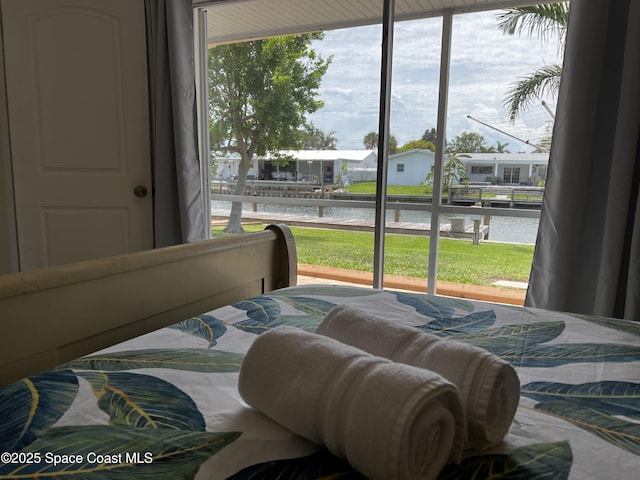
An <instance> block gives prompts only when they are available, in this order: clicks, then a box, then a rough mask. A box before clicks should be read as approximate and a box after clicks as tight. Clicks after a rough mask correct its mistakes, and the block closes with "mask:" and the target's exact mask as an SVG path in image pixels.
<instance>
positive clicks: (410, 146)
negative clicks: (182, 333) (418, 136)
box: [398, 140, 436, 153]
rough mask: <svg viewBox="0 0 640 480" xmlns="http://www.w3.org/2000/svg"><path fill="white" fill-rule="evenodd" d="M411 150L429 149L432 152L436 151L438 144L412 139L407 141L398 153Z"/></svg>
mask: <svg viewBox="0 0 640 480" xmlns="http://www.w3.org/2000/svg"><path fill="white" fill-rule="evenodd" d="M409 150H429V151H431V152H435V151H436V146H435V145H434V144H433V143H431V142H427V141H425V140H411V141H409V142H407V143H405V144H404V145H403V146H401V147H400V148H399V149H398V153H400V152H408V151H409Z"/></svg>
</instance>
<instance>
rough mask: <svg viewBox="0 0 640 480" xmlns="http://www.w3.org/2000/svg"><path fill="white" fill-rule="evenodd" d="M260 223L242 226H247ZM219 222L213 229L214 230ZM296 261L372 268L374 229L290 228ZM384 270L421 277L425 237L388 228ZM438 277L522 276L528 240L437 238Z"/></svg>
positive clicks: (529, 254)
mask: <svg viewBox="0 0 640 480" xmlns="http://www.w3.org/2000/svg"><path fill="white" fill-rule="evenodd" d="M262 228H264V227H263V226H261V225H251V226H248V227H245V229H246V230H247V231H256V230H261V229H262ZM221 230H222V227H216V228H215V229H214V236H216V235H223V234H221V233H220V232H221ZM291 230H292V232H293V235H294V237H295V240H296V247H297V251H298V262H299V263H304V264H309V265H322V266H329V267H339V268H346V269H349V270H360V271H365V272H371V271H373V233H368V232H352V231H346V230H324V229H316V228H299V227H292V228H291ZM385 252H386V253H385V273H386V274H389V275H403V276H409V277H416V278H426V277H427V269H428V263H429V260H428V259H429V238H428V237H425V236H408V235H393V234H388V235H387V236H386V238H385ZM439 258H440V261H439V263H438V279H440V280H443V281H447V282H457V283H468V284H473V285H490V284H491V283H493V282H495V281H496V280H512V281H518V282H526V281H528V279H529V270H530V269H531V261H532V259H533V245H515V244H503V243H492V242H481V243H480V245H473V243H472V242H471V240H452V239H441V240H440V248H439Z"/></svg>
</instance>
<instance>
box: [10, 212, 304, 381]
mask: <svg viewBox="0 0 640 480" xmlns="http://www.w3.org/2000/svg"><path fill="white" fill-rule="evenodd" d="M296 262H297V256H296V248H295V242H294V239H293V234H292V233H291V231H290V230H289V228H288V227H287V226H285V225H270V226H268V227H267V228H266V229H265V230H263V231H261V232H257V233H251V234H246V235H240V236H234V237H228V238H221V239H215V240H207V241H203V242H197V243H190V244H184V245H178V246H174V247H166V248H159V249H155V250H148V251H143V252H137V253H133V254H126V255H118V256H114V257H109V258H102V259H98V260H89V261H84V262H78V263H73V264H68V265H62V266H57V267H50V268H45V269H42V270H37V271H31V272H24V273H15V274H10V275H4V276H0V329H1V330H0V385H4V384H7V383H10V382H12V381H15V380H18V379H20V378H23V377H25V376H28V375H32V374H34V373H37V372H40V371H42V370H45V369H48V368H52V367H54V366H56V365H59V364H61V363H64V362H67V361H70V360H73V359H75V358H78V357H80V356H83V355H86V354H89V353H91V352H94V351H96V350H100V349H102V348H106V347H108V346H110V345H113V344H116V343H118V342H121V341H124V340H127V339H129V338H133V337H135V336H138V335H142V334H144V333H147V332H150V331H152V330H156V329H158V328H162V327H164V326H167V325H170V324H172V323H175V322H178V321H181V320H184V319H186V318H189V317H191V316H194V315H198V314H200V313H203V312H206V311H209V310H212V309H214V308H218V307H221V306H224V305H227V304H229V303H233V302H236V301H238V300H242V299H245V298H248V297H251V296H255V295H259V294H262V293H266V292H269V291H272V290H275V289H278V288H282V287H286V286H290V285H295V284H296V282H297V269H296V265H297V263H296Z"/></svg>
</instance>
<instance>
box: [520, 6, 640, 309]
mask: <svg viewBox="0 0 640 480" xmlns="http://www.w3.org/2000/svg"><path fill="white" fill-rule="evenodd" d="M639 152H640V2H638V1H637V0H599V1H597V2H594V1H592V0H572V2H571V11H570V15H569V26H568V31H567V45H566V52H565V61H564V66H563V74H562V81H561V85H560V95H559V99H558V106H557V111H556V121H555V127H554V132H553V144H552V147H551V156H550V160H549V171H548V178H547V184H546V191H545V196H544V202H543V206H542V212H541V220H540V228H539V231H538V239H537V244H536V249H535V254H534V260H533V267H532V270H531V277H530V282H529V290H528V292H527V298H526V302H525V304H526V305H528V306H533V307H543V308H550V309H554V310H562V311H569V312H577V313H586V314H595V315H605V316H615V317H620V318H627V319H633V320H640V197H639V195H638V190H639V184H640V155H639Z"/></svg>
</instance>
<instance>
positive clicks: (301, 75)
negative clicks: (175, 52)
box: [209, 33, 331, 233]
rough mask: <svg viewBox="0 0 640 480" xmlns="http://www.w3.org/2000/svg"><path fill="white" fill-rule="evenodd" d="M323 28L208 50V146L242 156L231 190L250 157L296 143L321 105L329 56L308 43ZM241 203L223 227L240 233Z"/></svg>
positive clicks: (242, 182)
mask: <svg viewBox="0 0 640 480" xmlns="http://www.w3.org/2000/svg"><path fill="white" fill-rule="evenodd" d="M322 38H323V34H322V33H314V34H305V35H292V36H284V37H276V38H269V39H265V40H255V41H251V42H245V43H233V44H228V45H220V46H218V47H215V48H212V49H210V50H209V115H210V118H211V133H210V137H211V145H212V150H217V151H220V152H233V153H236V154H238V155H239V156H240V163H239V166H238V181H237V184H236V188H235V193H236V194H238V195H242V194H244V191H245V186H246V180H247V173H248V171H249V165H250V164H251V162H252V161H253V158H254V156H256V155H257V156H261V157H262V156H266V155H267V154H269V156H270V157H271V158H274V159H277V158H278V155H279V151H280V150H281V149H282V148H285V147H286V148H291V147H296V146H299V144H300V135H299V130H300V127H302V126H304V125H306V116H305V115H306V114H309V113H313V112H315V111H316V110H318V109H319V108H321V107H322V105H323V102H322V101H321V100H320V99H319V98H318V95H319V92H318V90H319V88H320V82H321V80H322V77H323V76H324V74H325V72H326V71H327V68H328V66H329V64H330V62H331V59H330V58H329V59H324V58H322V57H320V56H319V55H317V54H316V52H315V50H313V49H312V48H311V44H312V42H313V41H314V40H320V39H322ZM241 219H242V202H233V203H232V205H231V213H230V215H229V221H228V223H227V226H226V228H225V232H229V233H242V232H243V231H244V230H243V228H242V225H241Z"/></svg>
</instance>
